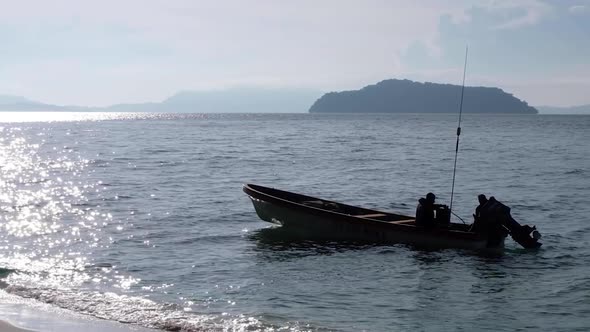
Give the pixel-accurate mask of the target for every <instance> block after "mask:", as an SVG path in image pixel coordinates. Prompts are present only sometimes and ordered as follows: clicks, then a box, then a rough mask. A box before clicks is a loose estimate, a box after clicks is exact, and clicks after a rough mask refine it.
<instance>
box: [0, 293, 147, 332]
mask: <svg viewBox="0 0 590 332" xmlns="http://www.w3.org/2000/svg"><path fill="white" fill-rule="evenodd" d="M45 331H48V332H52V331H55V332H57V331H63V332H78V331H87V332H101V331H105V332H130V331H135V332H155V331H158V330H155V329H149V328H145V327H141V326H138V325H131V324H123V323H119V322H115V321H108V320H103V319H99V318H96V317H92V316H88V315H84V314H81V313H77V312H74V311H70V310H67V309H62V308H59V307H57V306H54V305H51V304H47V303H42V302H39V301H36V300H33V299H27V298H22V297H20V296H17V295H13V294H10V293H7V292H6V291H4V290H0V332H45Z"/></svg>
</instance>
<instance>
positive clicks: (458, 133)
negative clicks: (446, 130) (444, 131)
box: [449, 46, 469, 215]
mask: <svg viewBox="0 0 590 332" xmlns="http://www.w3.org/2000/svg"><path fill="white" fill-rule="evenodd" d="M468 50H469V48H468V47H467V46H465V64H464V65H463V84H462V85H461V103H460V104H459V124H458V125H457V144H456V145H455V166H453V186H452V188H451V205H450V207H449V215H450V214H451V213H452V212H453V195H454V194H455V174H456V173H457V155H458V154H459V137H460V136H461V114H463V92H464V91H465V72H466V71H467V51H468Z"/></svg>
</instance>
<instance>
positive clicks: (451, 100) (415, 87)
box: [309, 79, 538, 114]
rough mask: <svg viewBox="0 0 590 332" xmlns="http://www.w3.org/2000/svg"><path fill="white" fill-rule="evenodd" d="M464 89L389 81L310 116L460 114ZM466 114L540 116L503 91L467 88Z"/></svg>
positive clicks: (315, 108)
mask: <svg viewBox="0 0 590 332" xmlns="http://www.w3.org/2000/svg"><path fill="white" fill-rule="evenodd" d="M460 98H461V86H458V85H451V84H437V83H420V82H414V81H410V80H396V79H391V80H385V81H381V82H379V83H377V84H375V85H369V86H366V87H364V88H362V89H360V90H353V91H343V92H330V93H326V94H325V95H323V96H322V97H321V98H320V99H318V100H317V101H316V102H315V103H314V104H313V105H312V106H311V108H310V109H309V112H310V113H456V112H457V111H458V110H459V101H460ZM463 112H465V113H514V114H536V113H538V112H537V110H536V109H535V108H534V107H531V106H529V105H528V104H527V103H526V102H525V101H522V100H520V99H518V98H516V97H514V96H513V95H512V94H509V93H506V92H504V91H503V90H501V89H499V88H488V87H465V95H464V101H463Z"/></svg>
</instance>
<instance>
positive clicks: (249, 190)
mask: <svg viewBox="0 0 590 332" xmlns="http://www.w3.org/2000/svg"><path fill="white" fill-rule="evenodd" d="M252 186H254V187H256V188H261V189H263V190H264V189H268V190H273V191H278V192H283V193H287V194H290V195H295V196H299V197H306V198H309V199H312V200H319V201H323V202H326V203H334V204H338V205H341V206H347V207H352V208H359V209H362V210H368V211H372V212H376V213H382V214H385V215H397V216H404V215H400V214H395V213H388V212H384V211H379V210H373V209H366V208H362V207H358V206H354V205H348V204H343V203H339V202H335V201H329V200H325V199H321V198H317V197H313V196H307V195H302V194H297V193H294V192H290V191H285V190H280V189H274V188H270V187H264V186H260V185H255V184H244V186H243V191H244V192H245V193H246V194H248V195H249V196H250V197H252V198H255V199H259V200H262V201H265V202H269V203H274V204H278V205H282V206H288V207H293V208H295V209H297V210H303V211H305V212H307V213H311V214H313V215H316V216H318V215H319V216H320V217H328V218H329V219H338V220H342V221H345V222H347V223H354V224H358V223H364V224H367V223H370V224H372V225H373V226H377V227H379V228H384V229H388V230H391V229H395V230H396V231H400V232H407V233H421V234H432V235H436V234H439V235H441V236H446V237H452V238H460V239H463V240H470V241H478V240H482V237H481V236H480V235H479V234H477V233H473V232H465V231H459V230H449V229H442V228H434V229H432V230H425V229H423V228H420V227H417V226H416V225H412V224H396V223H392V222H387V221H383V220H378V219H371V218H363V217H357V216H354V215H350V214H346V213H342V212H336V211H331V210H327V209H322V208H319V207H315V206H310V205H305V204H302V203H298V202H295V201H291V200H288V199H285V198H282V197H278V196H275V195H271V194H270V193H266V192H263V191H261V190H258V189H256V188H253V187H252ZM335 216H337V217H338V218H334V217H335ZM406 217H408V218H409V219H415V218H412V217H409V216H406Z"/></svg>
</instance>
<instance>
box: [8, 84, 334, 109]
mask: <svg viewBox="0 0 590 332" xmlns="http://www.w3.org/2000/svg"><path fill="white" fill-rule="evenodd" d="M321 95H322V92H320V91H316V90H310V89H293V88H253V87H245V88H232V89H227V90H218V91H183V92H179V93H177V94H175V95H173V96H172V97H170V98H167V99H166V100H164V101H162V102H159V103H158V102H156V103H137V104H116V105H111V106H108V107H83V106H57V105H50V104H43V103H39V102H35V101H31V100H28V99H26V98H23V97H17V96H2V95H0V111H35V112H42V111H53V112H56V111H64V112H68V111H75V112H84V111H86V112H89V111H93V112H171V113H182V112H191V113H303V112H306V111H307V109H309V106H310V105H311V104H312V103H313V102H314V101H315V100H316V99H317V98H318V97H319V96H321Z"/></svg>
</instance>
